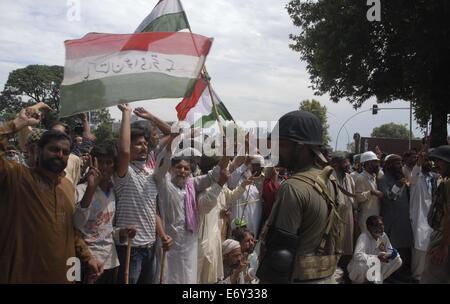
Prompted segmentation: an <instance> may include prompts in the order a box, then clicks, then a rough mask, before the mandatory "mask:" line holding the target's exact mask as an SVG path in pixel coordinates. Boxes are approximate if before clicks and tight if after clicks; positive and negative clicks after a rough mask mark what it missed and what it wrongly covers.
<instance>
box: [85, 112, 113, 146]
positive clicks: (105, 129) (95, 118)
mask: <svg viewBox="0 0 450 304" xmlns="http://www.w3.org/2000/svg"><path fill="white" fill-rule="evenodd" d="M113 121H114V120H113V119H112V118H111V115H110V113H109V111H108V109H101V110H97V111H93V112H91V123H94V124H96V125H97V127H96V128H95V129H94V132H93V133H94V135H95V137H97V143H102V142H104V141H105V140H108V139H113V137H114V136H113V132H112V123H113Z"/></svg>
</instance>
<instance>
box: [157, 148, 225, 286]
mask: <svg viewBox="0 0 450 304" xmlns="http://www.w3.org/2000/svg"><path fill="white" fill-rule="evenodd" d="M184 152H185V151H181V153H179V154H178V155H177V156H175V157H174V158H172V161H171V168H170V170H169V173H168V174H167V175H166V176H165V178H163V179H162V181H161V187H160V189H159V201H160V205H161V206H162V207H161V209H162V210H161V214H162V215H163V217H162V218H163V220H164V224H165V229H166V231H167V234H168V235H170V236H171V237H172V239H173V240H174V245H173V248H172V249H171V250H170V252H168V253H167V272H166V274H165V278H164V283H167V284H196V283H197V270H198V267H197V262H198V254H197V253H198V232H199V231H198V228H199V210H202V213H203V214H205V213H208V212H210V211H211V210H212V209H213V208H214V207H215V206H216V204H217V201H214V200H198V201H197V199H196V198H197V194H198V193H200V192H202V191H204V190H205V189H207V188H208V187H210V186H211V184H212V183H213V182H214V181H218V184H220V185H224V184H225V183H226V182H227V181H228V177H229V173H228V171H227V170H225V169H224V170H221V169H220V167H219V166H215V167H214V169H213V170H211V171H210V172H209V173H208V174H205V175H201V176H197V177H193V176H192V166H193V161H192V158H191V157H189V156H184V155H183V154H184ZM180 154H181V155H180ZM218 175H220V180H219V177H218ZM213 176H214V178H213Z"/></svg>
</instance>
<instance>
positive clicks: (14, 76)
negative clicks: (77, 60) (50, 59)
mask: <svg viewBox="0 0 450 304" xmlns="http://www.w3.org/2000/svg"><path fill="white" fill-rule="evenodd" d="M63 75H64V68H63V67H62V66H57V65H54V66H48V65H29V66H27V67H26V68H23V69H17V70H14V71H12V72H11V73H10V74H9V77H8V80H7V82H6V84H5V89H4V91H3V93H5V94H8V95H7V96H8V97H9V98H15V100H11V101H12V102H13V101H19V102H22V97H23V96H25V97H28V98H29V99H30V101H31V102H32V103H36V102H40V101H42V102H45V103H46V104H48V105H49V106H50V107H51V108H52V109H54V110H55V111H56V112H57V113H59V108H60V97H59V91H60V87H61V83H62V80H63Z"/></svg>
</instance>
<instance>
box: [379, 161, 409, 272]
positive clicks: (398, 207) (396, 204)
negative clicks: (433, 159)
mask: <svg viewBox="0 0 450 304" xmlns="http://www.w3.org/2000/svg"><path fill="white" fill-rule="evenodd" d="M384 173H385V174H384V176H383V177H382V178H381V179H380V181H379V184H378V186H379V188H380V189H379V190H380V191H381V192H383V194H384V196H383V199H382V202H381V216H382V217H383V220H384V226H385V231H386V234H387V235H388V236H389V239H390V241H391V243H392V245H393V246H394V248H397V249H398V251H399V252H400V255H401V256H402V258H403V261H404V264H403V265H404V266H405V268H406V269H410V257H411V248H412V245H413V237H412V236H413V234H412V228H411V220H410V216H409V186H408V184H407V183H406V178H405V176H404V175H403V172H402V159H401V157H400V156H398V155H395V154H391V155H388V157H386V163H385V167H384Z"/></svg>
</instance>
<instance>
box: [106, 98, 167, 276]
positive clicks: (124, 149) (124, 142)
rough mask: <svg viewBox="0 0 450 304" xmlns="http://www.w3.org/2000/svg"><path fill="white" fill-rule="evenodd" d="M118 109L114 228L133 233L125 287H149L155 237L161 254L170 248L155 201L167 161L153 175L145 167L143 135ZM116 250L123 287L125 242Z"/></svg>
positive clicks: (128, 110)
mask: <svg viewBox="0 0 450 304" xmlns="http://www.w3.org/2000/svg"><path fill="white" fill-rule="evenodd" d="M118 107H119V109H120V110H121V111H122V123H121V126H120V134H119V147H118V158H117V159H118V161H117V165H116V166H115V174H114V177H113V178H114V190H115V194H116V213H115V226H116V227H118V228H122V229H125V228H127V229H131V228H135V229H136V235H135V237H134V238H133V239H132V241H131V259H130V269H129V283H130V284H138V283H139V284H151V283H154V282H155V278H156V271H155V270H156V265H157V264H156V261H155V255H156V248H155V242H156V237H157V236H159V237H160V238H161V240H162V242H163V247H164V249H165V250H169V249H170V246H171V245H172V239H171V237H170V236H169V235H167V234H166V232H165V231H164V229H163V226H162V222H161V218H160V215H159V213H158V210H157V198H156V197H157V195H158V187H160V186H161V182H162V180H164V176H165V174H166V172H167V169H168V166H170V160H169V156H166V157H165V158H164V162H163V165H162V166H160V167H157V168H155V170H154V171H151V170H149V169H148V168H147V167H146V162H147V155H148V137H147V133H146V132H145V130H143V129H140V128H135V129H131V112H132V110H131V108H130V107H129V106H128V104H123V105H119V106H118ZM169 145H170V141H169ZM162 155H163V154H161V156H162ZM116 248H117V256H118V258H119V262H120V266H119V273H118V282H119V283H123V282H124V277H125V264H126V263H125V260H126V257H127V240H126V238H125V239H124V240H116Z"/></svg>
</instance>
